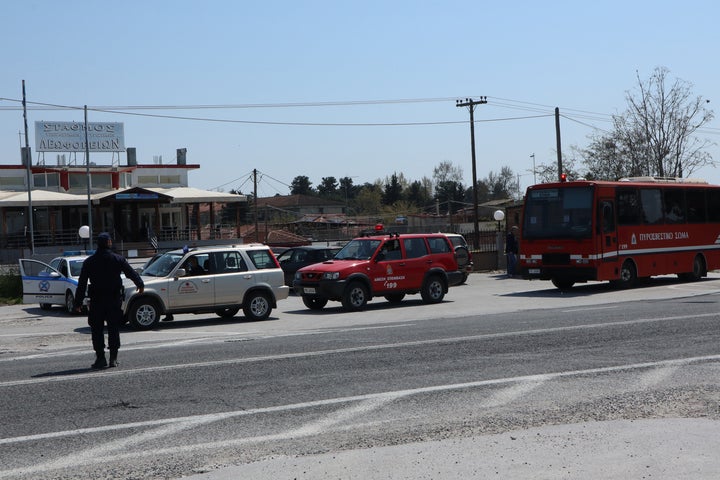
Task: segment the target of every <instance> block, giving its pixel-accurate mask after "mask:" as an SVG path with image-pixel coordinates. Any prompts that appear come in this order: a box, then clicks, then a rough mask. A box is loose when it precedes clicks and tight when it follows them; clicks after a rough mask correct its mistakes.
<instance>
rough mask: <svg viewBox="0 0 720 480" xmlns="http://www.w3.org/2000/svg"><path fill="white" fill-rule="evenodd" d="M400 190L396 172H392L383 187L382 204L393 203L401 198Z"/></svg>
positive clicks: (401, 189) (401, 190) (400, 186)
mask: <svg viewBox="0 0 720 480" xmlns="http://www.w3.org/2000/svg"><path fill="white" fill-rule="evenodd" d="M402 192H403V188H402V185H400V181H399V179H398V176H397V174H396V173H393V174H392V175H391V176H390V179H389V180H386V182H385V189H384V191H383V196H382V203H383V205H393V204H394V203H396V202H399V201H400V200H402Z"/></svg>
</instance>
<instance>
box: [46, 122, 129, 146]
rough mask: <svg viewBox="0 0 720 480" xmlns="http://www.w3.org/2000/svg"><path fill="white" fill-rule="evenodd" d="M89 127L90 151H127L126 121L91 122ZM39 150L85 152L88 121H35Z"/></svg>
mask: <svg viewBox="0 0 720 480" xmlns="http://www.w3.org/2000/svg"><path fill="white" fill-rule="evenodd" d="M87 126H88V132H87V141H88V150H89V151H91V152H124V151H125V126H124V124H122V123H101V122H90V123H88V124H87ZM35 151H36V152H84V151H85V124H84V123H78V122H35Z"/></svg>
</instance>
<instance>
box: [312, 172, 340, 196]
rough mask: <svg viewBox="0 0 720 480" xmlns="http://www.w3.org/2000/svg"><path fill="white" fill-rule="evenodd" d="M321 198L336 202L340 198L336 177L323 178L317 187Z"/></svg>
mask: <svg viewBox="0 0 720 480" xmlns="http://www.w3.org/2000/svg"><path fill="white" fill-rule="evenodd" d="M317 190H318V193H319V194H320V196H321V197H323V198H326V199H331V200H335V199H337V198H338V196H339V195H338V182H337V180H336V179H335V177H323V178H322V181H321V182H320V185H318V187H317Z"/></svg>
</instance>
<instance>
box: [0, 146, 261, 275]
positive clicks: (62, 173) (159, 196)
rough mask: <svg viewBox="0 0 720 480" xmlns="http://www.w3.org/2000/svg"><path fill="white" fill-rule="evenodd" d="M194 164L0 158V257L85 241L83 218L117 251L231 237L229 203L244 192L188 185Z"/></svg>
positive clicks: (233, 209)
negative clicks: (6, 160)
mask: <svg viewBox="0 0 720 480" xmlns="http://www.w3.org/2000/svg"><path fill="white" fill-rule="evenodd" d="M198 168H200V166H199V165H196V164H195V165H193V164H186V163H185V162H184V159H183V160H182V161H180V162H178V163H177V164H162V163H153V164H145V165H143V164H137V163H135V161H130V162H128V164H127V165H119V164H111V165H95V164H91V165H90V166H85V165H76V164H73V163H72V162H67V161H66V160H65V157H64V156H58V162H57V164H55V165H48V164H46V163H45V162H44V160H43V161H42V162H40V161H38V163H36V164H33V165H30V166H29V167H28V166H27V165H0V245H2V247H3V248H4V249H5V250H6V252H4V257H7V256H8V255H9V257H11V259H12V257H17V256H18V255H19V253H18V252H17V250H20V252H21V253H20V254H22V255H27V254H28V253H30V254H33V253H35V252H36V250H41V251H42V250H53V251H55V252H57V251H58V249H64V248H68V249H77V247H78V246H84V245H83V244H84V242H85V240H84V239H82V238H80V233H79V232H80V227H81V226H83V225H89V224H90V223H91V224H92V230H93V234H97V233H99V232H101V231H107V232H110V233H111V235H112V236H113V238H114V239H115V243H116V245H118V246H120V245H121V246H122V249H123V250H130V249H133V250H134V249H137V248H148V247H150V246H152V247H153V249H156V248H157V247H158V246H161V245H162V244H163V243H164V242H167V243H168V246H171V245H178V244H180V245H182V242H203V241H208V240H218V239H223V238H226V239H237V238H239V237H240V235H239V229H238V225H239V223H240V222H239V218H238V217H239V210H240V209H239V208H237V204H241V203H245V202H247V198H246V197H245V196H244V195H235V194H229V193H222V192H214V191H207V190H201V189H197V188H192V187H189V186H188V173H189V171H191V170H194V169H198ZM28 173H29V175H28ZM28 177H29V179H30V185H29V187H28ZM88 182H89V184H90V188H89V189H88ZM30 205H32V213H33V215H32V222H29V221H28V211H29V206H30ZM88 212H90V215H88ZM31 233H32V235H31ZM7 250H11V252H9V253H8V252H7ZM0 260H2V261H3V262H6V261H7V258H2V259H0Z"/></svg>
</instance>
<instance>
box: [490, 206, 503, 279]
mask: <svg viewBox="0 0 720 480" xmlns="http://www.w3.org/2000/svg"><path fill="white" fill-rule="evenodd" d="M493 218H494V219H495V221H496V222H497V233H496V234H495V248H496V249H497V258H496V259H495V260H496V266H495V269H496V270H499V269H500V255H502V251H503V238H502V230H501V228H500V222H502V221H503V220H505V212H503V211H502V210H495V213H493Z"/></svg>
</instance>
